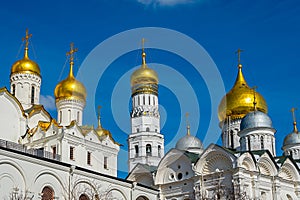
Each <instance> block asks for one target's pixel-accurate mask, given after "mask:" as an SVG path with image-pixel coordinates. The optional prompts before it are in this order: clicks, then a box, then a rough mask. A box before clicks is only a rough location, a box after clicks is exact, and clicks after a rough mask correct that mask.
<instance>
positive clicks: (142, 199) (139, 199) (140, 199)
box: [136, 196, 149, 200]
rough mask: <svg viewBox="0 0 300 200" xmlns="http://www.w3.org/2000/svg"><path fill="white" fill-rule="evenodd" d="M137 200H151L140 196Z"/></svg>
mask: <svg viewBox="0 0 300 200" xmlns="http://www.w3.org/2000/svg"><path fill="white" fill-rule="evenodd" d="M136 200H149V199H148V198H147V197H145V196H139V197H138V198H137V199H136Z"/></svg>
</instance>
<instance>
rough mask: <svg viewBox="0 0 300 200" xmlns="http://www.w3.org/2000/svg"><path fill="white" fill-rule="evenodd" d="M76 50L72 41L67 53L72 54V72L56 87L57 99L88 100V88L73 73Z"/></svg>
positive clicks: (55, 94)
mask: <svg viewBox="0 0 300 200" xmlns="http://www.w3.org/2000/svg"><path fill="white" fill-rule="evenodd" d="M76 51H77V49H73V43H71V50H70V52H68V53H67V55H70V72H69V75H68V77H67V78H66V79H65V80H63V81H61V82H60V83H58V84H57V86H56V87H55V90H54V96H55V99H56V101H59V100H62V99H67V100H81V101H84V102H85V101H86V89H85V87H84V85H83V84H82V83H81V82H80V81H78V80H76V79H75V77H74V75H73V65H74V62H73V60H74V58H73V54H74V53H75V52H76Z"/></svg>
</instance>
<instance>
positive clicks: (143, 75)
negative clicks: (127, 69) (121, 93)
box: [130, 50, 158, 86]
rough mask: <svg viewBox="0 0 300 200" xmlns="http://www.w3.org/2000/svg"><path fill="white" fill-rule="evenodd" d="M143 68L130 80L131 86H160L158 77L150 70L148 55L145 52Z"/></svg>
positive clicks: (136, 71)
mask: <svg viewBox="0 0 300 200" xmlns="http://www.w3.org/2000/svg"><path fill="white" fill-rule="evenodd" d="M142 58H143V62H142V66H141V67H140V68H139V69H137V70H135V71H134V72H133V73H132V75H131V78H130V83H131V86H134V85H137V84H158V75H157V73H156V72H155V71H154V70H153V69H150V68H149V67H148V66H147V64H146V53H145V52H144V50H143V53H142Z"/></svg>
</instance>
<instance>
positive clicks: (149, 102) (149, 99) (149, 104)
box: [148, 95, 151, 105]
mask: <svg viewBox="0 0 300 200" xmlns="http://www.w3.org/2000/svg"><path fill="white" fill-rule="evenodd" d="M148 97H149V98H148V99H149V105H151V103H150V102H151V98H150V95H149V96H148Z"/></svg>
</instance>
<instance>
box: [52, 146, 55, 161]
mask: <svg viewBox="0 0 300 200" xmlns="http://www.w3.org/2000/svg"><path fill="white" fill-rule="evenodd" d="M52 155H53V159H55V158H56V146H53V147H52Z"/></svg>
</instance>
